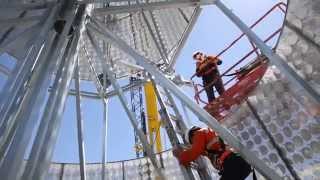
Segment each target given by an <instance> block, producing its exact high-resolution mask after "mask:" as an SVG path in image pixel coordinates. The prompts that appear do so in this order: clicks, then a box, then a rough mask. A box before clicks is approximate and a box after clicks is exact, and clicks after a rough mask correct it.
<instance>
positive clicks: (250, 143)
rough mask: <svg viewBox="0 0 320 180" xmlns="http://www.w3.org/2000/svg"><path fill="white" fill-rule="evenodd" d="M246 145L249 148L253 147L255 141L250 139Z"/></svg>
mask: <svg viewBox="0 0 320 180" xmlns="http://www.w3.org/2000/svg"><path fill="white" fill-rule="evenodd" d="M246 146H247V147H248V149H252V148H253V146H254V143H253V142H252V141H248V142H247V143H246Z"/></svg>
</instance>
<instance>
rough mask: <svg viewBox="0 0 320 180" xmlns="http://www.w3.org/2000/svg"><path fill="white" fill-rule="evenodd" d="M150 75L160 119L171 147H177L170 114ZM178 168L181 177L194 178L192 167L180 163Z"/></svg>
mask: <svg viewBox="0 0 320 180" xmlns="http://www.w3.org/2000/svg"><path fill="white" fill-rule="evenodd" d="M149 77H150V80H151V82H152V85H153V88H154V92H155V93H156V96H157V98H158V102H159V105H160V107H161V110H160V116H161V119H162V121H163V122H164V127H165V129H166V131H167V134H168V137H169V140H170V142H171V145H172V147H179V146H180V142H179V139H178V136H177V134H176V132H175V130H174V127H173V124H172V120H171V118H170V115H169V112H168V110H167V108H166V105H165V104H164V102H163V99H162V97H161V95H160V92H159V90H158V88H157V85H156V84H155V83H154V81H153V80H152V77H151V76H149ZM180 169H181V171H182V174H183V177H184V179H187V180H194V179H195V178H194V174H193V173H192V169H191V168H190V167H184V166H182V165H180Z"/></svg>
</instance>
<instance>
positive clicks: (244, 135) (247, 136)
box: [241, 132, 249, 140]
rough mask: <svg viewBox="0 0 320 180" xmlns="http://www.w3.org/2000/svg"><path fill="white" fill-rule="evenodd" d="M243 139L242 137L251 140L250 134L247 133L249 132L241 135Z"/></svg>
mask: <svg viewBox="0 0 320 180" xmlns="http://www.w3.org/2000/svg"><path fill="white" fill-rule="evenodd" d="M241 137H242V139H244V140H248V139H249V133H247V132H242V133H241Z"/></svg>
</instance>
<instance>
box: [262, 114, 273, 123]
mask: <svg viewBox="0 0 320 180" xmlns="http://www.w3.org/2000/svg"><path fill="white" fill-rule="evenodd" d="M261 119H262V121H263V122H265V123H269V122H271V116H270V115H269V114H263V115H262V116H261Z"/></svg>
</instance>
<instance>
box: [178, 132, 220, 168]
mask: <svg viewBox="0 0 320 180" xmlns="http://www.w3.org/2000/svg"><path fill="white" fill-rule="evenodd" d="M207 146H208V148H207ZM222 146H223V145H222V144H221V142H220V140H219V136H218V135H217V134H216V133H215V132H214V131H212V130H211V129H209V128H202V129H200V130H197V131H195V132H194V133H193V136H192V144H191V147H190V148H189V149H185V150H184V151H183V152H181V154H180V155H179V157H178V159H179V162H180V163H181V164H182V165H185V166H186V165H188V164H189V163H190V162H191V161H194V160H196V159H197V158H198V157H199V156H200V155H204V156H207V155H208V153H207V151H208V150H214V151H220V150H222V148H223V147H222Z"/></svg>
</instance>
